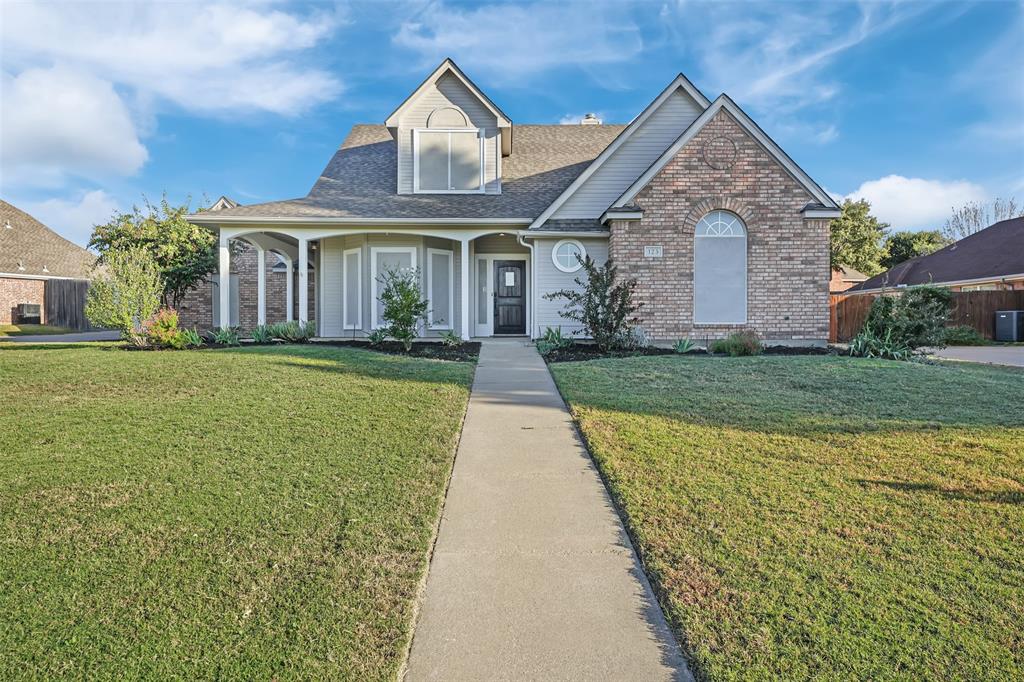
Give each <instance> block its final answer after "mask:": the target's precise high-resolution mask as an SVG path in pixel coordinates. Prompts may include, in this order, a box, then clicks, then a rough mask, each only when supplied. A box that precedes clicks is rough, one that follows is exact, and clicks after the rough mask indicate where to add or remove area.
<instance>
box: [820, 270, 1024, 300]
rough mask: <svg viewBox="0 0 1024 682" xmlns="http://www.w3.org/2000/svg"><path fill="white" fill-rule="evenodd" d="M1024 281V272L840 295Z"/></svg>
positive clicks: (906, 285) (848, 292)
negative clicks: (928, 286)
mask: <svg viewBox="0 0 1024 682" xmlns="http://www.w3.org/2000/svg"><path fill="white" fill-rule="evenodd" d="M1017 280H1024V272H1019V273H1017V274H1015V275H996V276H994V277H975V278H974V279H955V280H950V281H948V282H921V283H920V284H898V285H896V286H888V287H875V288H874V289H857V290H856V291H851V290H850V289H847V290H846V291H840V292H838V293H840V294H845V295H849V296H856V295H858V294H880V293H885V292H892V291H903V290H904V289H910V288H913V287H921V286H925V285H930V286H936V287H960V286H971V285H972V284H1009V283H1010V282H1011V281H1017ZM1013 291H1024V290H1020V289H1013Z"/></svg>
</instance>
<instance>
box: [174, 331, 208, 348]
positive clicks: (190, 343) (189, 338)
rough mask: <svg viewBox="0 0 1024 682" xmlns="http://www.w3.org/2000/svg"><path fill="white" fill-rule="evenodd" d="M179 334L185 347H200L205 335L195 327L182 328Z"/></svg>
mask: <svg viewBox="0 0 1024 682" xmlns="http://www.w3.org/2000/svg"><path fill="white" fill-rule="evenodd" d="M178 335H179V336H180V337H181V342H182V347H183V348H199V347H200V346H202V345H203V337H202V336H200V335H199V332H197V331H196V330H195V329H181V330H179V331H178Z"/></svg>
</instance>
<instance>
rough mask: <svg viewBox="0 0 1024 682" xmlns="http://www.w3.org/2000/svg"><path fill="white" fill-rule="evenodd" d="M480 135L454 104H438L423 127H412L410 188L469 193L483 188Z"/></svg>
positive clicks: (482, 147) (482, 144) (482, 152)
mask: <svg viewBox="0 0 1024 682" xmlns="http://www.w3.org/2000/svg"><path fill="white" fill-rule="evenodd" d="M483 159H484V138H483V135H482V131H481V130H480V129H479V128H475V127H472V124H471V123H470V121H469V119H468V117H467V116H466V115H465V114H464V113H463V112H462V111H460V110H459V109H456V108H455V107H450V106H448V107H439V108H437V109H435V110H434V111H432V112H431V113H430V116H429V117H427V127H426V128H417V129H415V130H413V191H415V192H418V193H426V194H473V193H479V192H483V191H484V163H483Z"/></svg>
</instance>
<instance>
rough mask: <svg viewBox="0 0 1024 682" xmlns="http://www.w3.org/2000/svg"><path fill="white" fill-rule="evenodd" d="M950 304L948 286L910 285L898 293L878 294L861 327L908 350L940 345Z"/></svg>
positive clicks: (943, 338) (951, 300)
mask: <svg viewBox="0 0 1024 682" xmlns="http://www.w3.org/2000/svg"><path fill="white" fill-rule="evenodd" d="M952 305H953V294H952V293H951V292H950V291H949V289H946V288H943V287H936V286H932V285H930V284H925V285H921V286H916V287H911V288H909V289H907V290H905V291H904V292H903V293H902V295H900V296H879V297H878V298H876V299H875V300H874V302H872V304H871V310H870V311H868V316H867V319H866V320H865V321H864V331H868V332H870V333H871V335H872V337H874V338H876V339H882V338H885V337H886V336H887V335H888V337H889V338H891V339H892V341H893V342H894V343H896V344H897V345H900V346H907V347H909V348H910V349H911V350H913V349H915V348H920V347H921V346H941V345H943V344H944V342H945V330H946V321H947V320H948V319H949V312H950V309H951V308H952Z"/></svg>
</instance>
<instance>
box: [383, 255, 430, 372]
mask: <svg viewBox="0 0 1024 682" xmlns="http://www.w3.org/2000/svg"><path fill="white" fill-rule="evenodd" d="M377 281H379V282H380V283H381V284H382V285H383V287H382V290H381V293H380V296H379V297H378V299H379V300H380V302H381V304H382V305H383V306H384V310H383V312H382V313H381V317H382V318H383V319H384V327H383V329H384V330H385V332H386V333H387V335H388V336H389V337H390V338H392V339H394V340H395V341H398V342H399V343H401V344H402V347H403V348H405V351H406V352H409V351H410V350H412V342H413V341H414V340H416V337H417V336H418V334H419V328H420V325H422V324H423V323H425V322H426V320H427V314H428V313H429V312H430V302H429V301H427V300H426V299H425V298H423V294H422V292H421V291H420V278H419V271H418V270H415V269H413V270H389V271H387V272H385V273H384V274H382V275H381V276H380V277H378V278H377Z"/></svg>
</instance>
